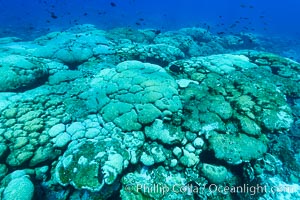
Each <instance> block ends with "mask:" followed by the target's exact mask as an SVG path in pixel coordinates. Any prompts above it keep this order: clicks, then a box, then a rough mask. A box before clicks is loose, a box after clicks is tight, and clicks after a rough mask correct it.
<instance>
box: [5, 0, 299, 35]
mask: <svg viewBox="0 0 300 200" xmlns="http://www.w3.org/2000/svg"><path fill="white" fill-rule="evenodd" d="M299 8H300V2H299V1H297V0H286V1H284V2H283V1H260V0H163V1H160V0H151V1H150V0H112V1H111V0H72V1H69V0H29V1H22V0H10V1H6V0H1V1H0V11H1V16H0V34H1V35H2V36H5V34H23V33H26V35H28V34H29V35H30V33H36V34H38V33H42V32H45V31H48V30H51V31H54V30H60V29H64V28H68V27H70V26H72V25H75V24H84V23H89V24H94V25H96V26H97V27H99V28H102V29H109V28H114V27H120V26H122V27H133V28H158V29H162V30H172V29H178V28H182V27H191V26H204V27H205V26H209V27H210V30H211V31H215V32H218V31H219V32H220V31H224V32H228V33H229V32H240V31H244V32H256V33H261V34H265V35H277V36H285V37H292V38H300V26H299V20H298V18H299V16H298V14H299Z"/></svg>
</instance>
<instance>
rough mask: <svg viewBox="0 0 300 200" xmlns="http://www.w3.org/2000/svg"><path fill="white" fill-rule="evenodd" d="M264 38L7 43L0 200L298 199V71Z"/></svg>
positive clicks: (0, 101)
mask: <svg viewBox="0 0 300 200" xmlns="http://www.w3.org/2000/svg"><path fill="white" fill-rule="evenodd" d="M250 40H251V41H253V42H249V41H250ZM259 40H260V38H255V36H253V35H247V34H246V33H245V34H240V35H226V36H224V37H220V36H217V35H214V34H212V33H210V32H208V31H207V30H205V29H201V28H195V27H194V28H183V29H180V30H177V31H168V32H160V31H158V30H154V29H145V30H133V29H128V28H116V29H113V30H109V31H104V30H99V29H97V28H96V27H94V26H93V25H80V26H76V27H72V28H70V29H68V30H66V31H62V32H53V33H49V34H47V35H45V36H42V37H39V38H37V39H35V40H34V41H26V42H24V41H19V40H18V39H16V38H3V39H1V40H0V58H1V59H0V60H1V61H0V73H1V78H0V83H1V84H0V85H1V86H0V91H1V93H0V113H1V114H0V179H1V181H0V198H1V199H6V200H8V199H13V198H15V199H20V196H22V197H24V196H26V198H25V197H24V198H23V199H62V200H66V199H82V200H83V199H89V200H93V199H281V198H285V199H299V198H300V192H299V190H300V189H299V187H300V186H299V182H300V176H299V172H300V164H299V161H300V159H299V158H300V152H299V149H300V148H299V146H300V142H299V136H300V134H299V130H300V128H299V124H300V123H299V121H300V109H299V108H300V106H299V105H300V84H299V81H300V75H299V73H300V64H299V63H297V62H295V61H293V60H291V59H288V58H284V57H281V56H279V55H275V54H271V53H268V52H264V51H258V50H259V49H260V43H259ZM247 48H252V49H253V48H256V49H258V50H249V49H247ZM261 49H262V48H261ZM242 186H244V187H243V189H245V187H246V188H248V189H249V188H254V189H255V187H256V192H255V193H253V192H252V190H250V189H249V190H247V192H246V191H244V190H242V191H240V189H241V187H242ZM258 186H262V187H264V188H265V190H264V191H262V192H260V191H258V190H259V188H258V189H257V187H258ZM270 188H277V189H278V190H277V191H276V192H275V193H272V192H271V191H270ZM282 188H284V189H286V190H283V189H282ZM279 189H282V190H281V191H279ZM287 189H291V190H290V191H287Z"/></svg>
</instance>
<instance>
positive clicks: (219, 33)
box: [217, 31, 225, 35]
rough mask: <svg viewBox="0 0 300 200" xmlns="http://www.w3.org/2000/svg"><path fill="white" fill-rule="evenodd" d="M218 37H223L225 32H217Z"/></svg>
mask: <svg viewBox="0 0 300 200" xmlns="http://www.w3.org/2000/svg"><path fill="white" fill-rule="evenodd" d="M217 34H218V35H223V34H225V32H223V31H221V32H217Z"/></svg>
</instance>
